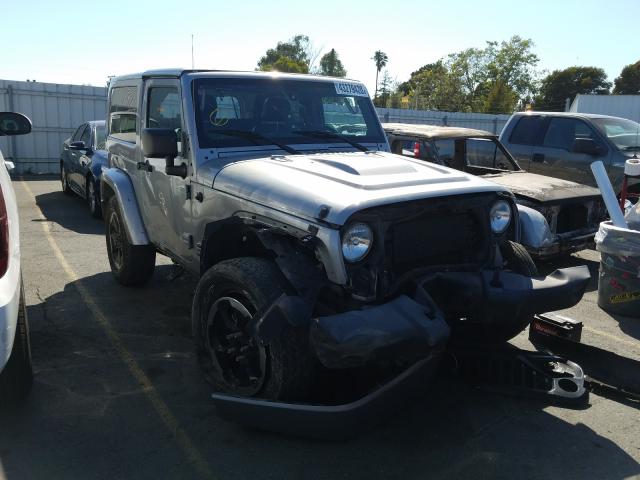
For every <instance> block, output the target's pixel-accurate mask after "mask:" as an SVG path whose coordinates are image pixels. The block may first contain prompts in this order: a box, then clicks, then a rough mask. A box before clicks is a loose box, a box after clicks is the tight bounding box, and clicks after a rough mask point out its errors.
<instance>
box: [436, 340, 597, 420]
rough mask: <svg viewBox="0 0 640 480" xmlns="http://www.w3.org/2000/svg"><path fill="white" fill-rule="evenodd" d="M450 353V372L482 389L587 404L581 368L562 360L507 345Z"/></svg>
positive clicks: (558, 403) (587, 398)
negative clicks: (451, 369) (451, 359)
mask: <svg viewBox="0 0 640 480" xmlns="http://www.w3.org/2000/svg"><path fill="white" fill-rule="evenodd" d="M449 353H451V355H452V357H453V359H454V360H455V364H454V368H453V373H454V374H455V375H456V376H459V377H461V378H463V379H465V380H467V381H469V382H471V384H473V385H475V386H478V387H481V388H482V389H483V390H488V391H491V392H495V393H501V394H506V395H514V396H519V397H527V398H538V399H541V400H544V401H545V402H549V403H552V404H557V405H562V406H569V407H577V408H579V407H583V406H586V404H587V403H588V400H589V392H588V390H587V388H586V383H585V375H584V372H583V370H582V368H581V367H580V366H579V365H577V364H576V363H574V362H572V361H569V360H566V359H565V358H563V357H559V356H557V355H552V354H548V353H540V352H527V351H523V350H520V349H517V348H515V347H512V346H510V345H507V346H505V347H502V348H495V349H488V348H478V349H470V348H465V349H461V350H451V351H450V352H449Z"/></svg>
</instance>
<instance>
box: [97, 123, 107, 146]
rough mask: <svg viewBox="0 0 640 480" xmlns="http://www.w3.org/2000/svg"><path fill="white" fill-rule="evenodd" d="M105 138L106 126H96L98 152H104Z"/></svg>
mask: <svg viewBox="0 0 640 480" xmlns="http://www.w3.org/2000/svg"><path fill="white" fill-rule="evenodd" d="M104 137H105V127H104V125H96V150H104V149H105V146H104Z"/></svg>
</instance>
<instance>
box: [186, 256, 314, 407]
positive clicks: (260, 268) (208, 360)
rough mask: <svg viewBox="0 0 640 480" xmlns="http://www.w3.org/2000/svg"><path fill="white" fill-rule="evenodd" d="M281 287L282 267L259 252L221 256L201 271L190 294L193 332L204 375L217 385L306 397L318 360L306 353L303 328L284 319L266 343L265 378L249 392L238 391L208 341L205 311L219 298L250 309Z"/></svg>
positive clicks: (283, 286) (274, 397) (267, 300)
mask: <svg viewBox="0 0 640 480" xmlns="http://www.w3.org/2000/svg"><path fill="white" fill-rule="evenodd" d="M285 289H286V280H285V279H284V277H283V275H282V273H281V272H280V271H279V270H278V268H277V267H276V266H275V265H274V263H273V262H271V261H268V260H265V259H261V258H254V257H243V258H236V259H231V260H224V261H222V262H220V263H218V264H216V265H214V266H213V267H211V268H210V269H209V270H207V271H206V272H205V274H204V275H203V276H202V277H201V279H200V281H199V283H198V286H197V288H196V292H195V296H194V299H193V309H192V326H193V334H194V337H195V341H196V349H197V356H198V360H199V363H200V366H201V367H202V370H203V373H204V377H205V379H206V380H207V381H208V382H209V383H210V384H211V385H212V386H213V387H214V388H215V389H216V390H217V391H221V392H225V393H230V394H236V395H249V396H253V397H259V398H266V399H270V400H304V399H306V398H307V397H308V394H309V391H310V389H311V386H312V383H313V378H314V374H315V371H316V365H317V364H316V361H315V359H314V358H313V356H312V355H311V353H310V348H309V334H308V329H307V328H294V327H293V326H291V325H286V326H285V327H284V328H283V330H282V331H281V333H280V335H279V336H278V337H277V338H275V339H273V340H270V341H268V342H267V343H266V345H265V346H264V351H265V353H266V362H265V365H266V367H265V371H264V372H262V373H263V377H262V378H263V379H262V380H261V383H260V386H256V390H257V391H254V392H252V393H251V394H247V393H246V391H238V388H236V387H234V385H231V384H230V382H229V381H227V380H226V379H225V378H224V375H222V372H221V371H220V370H219V365H220V363H219V362H218V360H217V357H216V355H215V354H212V353H211V350H209V348H208V346H207V344H208V343H209V342H208V341H207V335H208V333H207V331H208V330H207V324H208V317H209V314H210V312H211V309H212V308H211V307H212V306H213V305H214V303H215V302H216V301H217V300H219V299H221V298H226V297H232V298H238V299H241V300H242V302H245V303H248V304H247V305H244V306H245V307H247V310H249V311H250V312H251V314H252V315H253V314H255V312H257V311H260V310H261V309H263V308H265V307H266V306H268V305H269V304H270V303H271V302H272V301H273V300H275V299H276V298H278V297H279V296H280V295H281V294H282V293H283V292H284V291H285ZM249 304H250V305H249ZM254 340H255V339H254Z"/></svg>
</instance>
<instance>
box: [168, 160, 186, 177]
mask: <svg viewBox="0 0 640 480" xmlns="http://www.w3.org/2000/svg"><path fill="white" fill-rule="evenodd" d="M165 162H166V163H165V168H164V171H165V173H166V174H167V175H172V176H174V177H181V178H187V164H186V163H184V162H181V163H180V165H176V164H175V157H166V158H165Z"/></svg>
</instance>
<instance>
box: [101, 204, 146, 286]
mask: <svg viewBox="0 0 640 480" xmlns="http://www.w3.org/2000/svg"><path fill="white" fill-rule="evenodd" d="M105 230H106V235H105V237H106V241H107V255H108V256H109V265H111V272H112V273H113V276H114V277H116V280H117V281H118V283H120V284H122V285H125V286H127V287H130V286H135V285H142V284H144V283H146V282H148V281H149V280H150V279H151V276H152V275H153V270H154V268H155V265H156V250H155V248H154V247H153V246H152V245H132V244H131V243H130V242H129V240H128V238H127V235H126V231H125V228H124V221H123V218H122V214H121V213H120V206H119V205H118V200H117V198H116V197H115V196H113V197H111V198H110V199H109V202H108V203H107V208H106V211H105Z"/></svg>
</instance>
